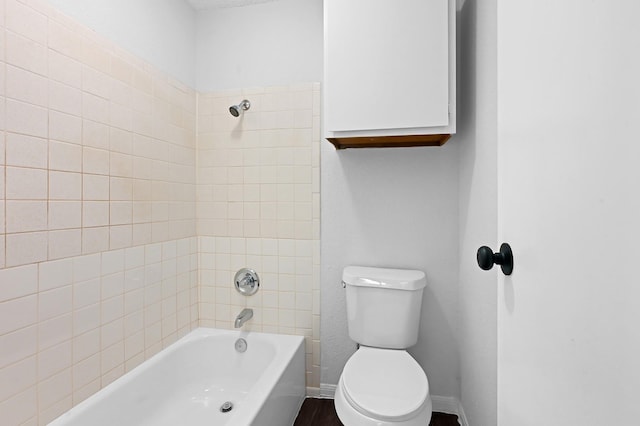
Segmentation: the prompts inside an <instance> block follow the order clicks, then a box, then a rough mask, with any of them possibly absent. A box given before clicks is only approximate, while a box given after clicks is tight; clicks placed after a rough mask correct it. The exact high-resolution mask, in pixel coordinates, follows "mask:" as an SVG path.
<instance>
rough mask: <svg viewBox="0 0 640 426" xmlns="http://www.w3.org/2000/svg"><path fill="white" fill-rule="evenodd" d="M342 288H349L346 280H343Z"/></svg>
mask: <svg viewBox="0 0 640 426" xmlns="http://www.w3.org/2000/svg"><path fill="white" fill-rule="evenodd" d="M342 288H347V283H345V282H344V280H342Z"/></svg>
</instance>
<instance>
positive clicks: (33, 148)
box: [6, 133, 47, 169]
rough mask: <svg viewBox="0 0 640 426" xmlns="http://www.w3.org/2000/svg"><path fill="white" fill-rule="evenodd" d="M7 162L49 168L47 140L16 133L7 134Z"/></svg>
mask: <svg viewBox="0 0 640 426" xmlns="http://www.w3.org/2000/svg"><path fill="white" fill-rule="evenodd" d="M6 164H7V165H10V166H17V167H30V168H39V169H46V168H47V140H46V139H42V138H35V137H32V136H26V135H20V134H15V133H7V134H6Z"/></svg>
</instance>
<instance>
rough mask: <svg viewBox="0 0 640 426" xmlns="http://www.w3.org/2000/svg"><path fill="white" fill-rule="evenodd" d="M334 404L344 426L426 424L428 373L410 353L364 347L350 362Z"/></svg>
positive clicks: (429, 399)
mask: <svg viewBox="0 0 640 426" xmlns="http://www.w3.org/2000/svg"><path fill="white" fill-rule="evenodd" d="M334 398H335V399H334V404H335V408H336V412H337V414H338V417H339V418H340V420H341V421H342V423H344V424H345V426H372V425H376V426H426V425H428V424H429V421H430V420H431V410H432V405H431V397H430V395H429V381H428V380H427V376H426V374H425V373H424V371H423V370H422V368H421V367H420V365H418V363H417V362H416V360H414V359H413V358H412V357H411V355H409V353H408V352H406V351H404V350H397V349H379V348H369V347H366V346H362V347H361V348H360V349H359V350H358V351H356V353H355V354H353V356H352V357H351V358H349V360H348V361H347V363H346V365H345V367H344V370H343V372H342V375H341V376H340V381H339V382H338V386H337V388H336V394H335V397H334Z"/></svg>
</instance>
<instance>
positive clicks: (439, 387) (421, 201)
mask: <svg viewBox="0 0 640 426" xmlns="http://www.w3.org/2000/svg"><path fill="white" fill-rule="evenodd" d="M457 145H458V144H457V142H456V141H450V142H448V143H447V144H446V145H444V146H443V147H440V148H392V149H380V148H378V149H357V150H355V149H351V150H344V151H336V150H335V149H334V148H333V146H332V145H330V144H329V143H328V142H326V141H325V142H324V143H323V144H322V164H321V169H322V181H321V184H322V186H321V196H322V214H321V218H322V223H321V225H322V226H321V245H322V258H321V290H322V305H321V321H322V323H321V341H322V371H321V384H324V385H335V384H336V383H337V382H338V378H339V376H340V374H341V372H342V369H343V367H344V363H345V362H346V360H347V359H348V357H349V356H350V355H351V354H352V353H353V352H354V350H355V343H354V342H352V341H351V340H350V339H349V336H348V334H347V318H346V308H345V301H344V290H343V288H342V286H341V284H340V282H341V274H342V269H343V267H344V266H347V265H354V264H355V265H370V266H386V267H398V268H413V269H421V270H423V271H425V272H426V274H427V280H428V285H427V288H426V290H425V293H424V298H423V311H422V318H421V325H420V336H419V340H418V344H417V345H416V346H414V347H413V348H411V350H410V352H411V353H412V354H413V355H414V357H415V358H416V359H417V360H418V362H419V363H420V364H421V365H422V366H423V368H424V369H425V370H426V373H427V375H428V377H429V382H430V385H431V391H432V393H433V394H436V395H445V396H457V395H458V394H459V389H458V382H457V378H458V353H457V352H458V349H457V344H456V341H455V340H456V336H455V328H456V318H457V308H456V305H457V302H456V299H457V295H458V284H457V282H458V195H457V194H458V159H457V151H458V146H457Z"/></svg>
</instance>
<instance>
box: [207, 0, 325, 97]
mask: <svg viewBox="0 0 640 426" xmlns="http://www.w3.org/2000/svg"><path fill="white" fill-rule="evenodd" d="M322 22H323V21H322V0H280V1H276V2H270V3H264V4H257V5H252V6H245V7H233V8H226V9H213V10H207V11H202V12H200V13H198V18H197V66H196V85H197V89H198V90H200V91H214V90H222V89H237V88H244V87H252V86H276V85H288V84H292V83H308V82H314V81H321V80H322V40H323V37H322V34H323V32H322V31H323V27H322V25H323V24H322Z"/></svg>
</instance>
